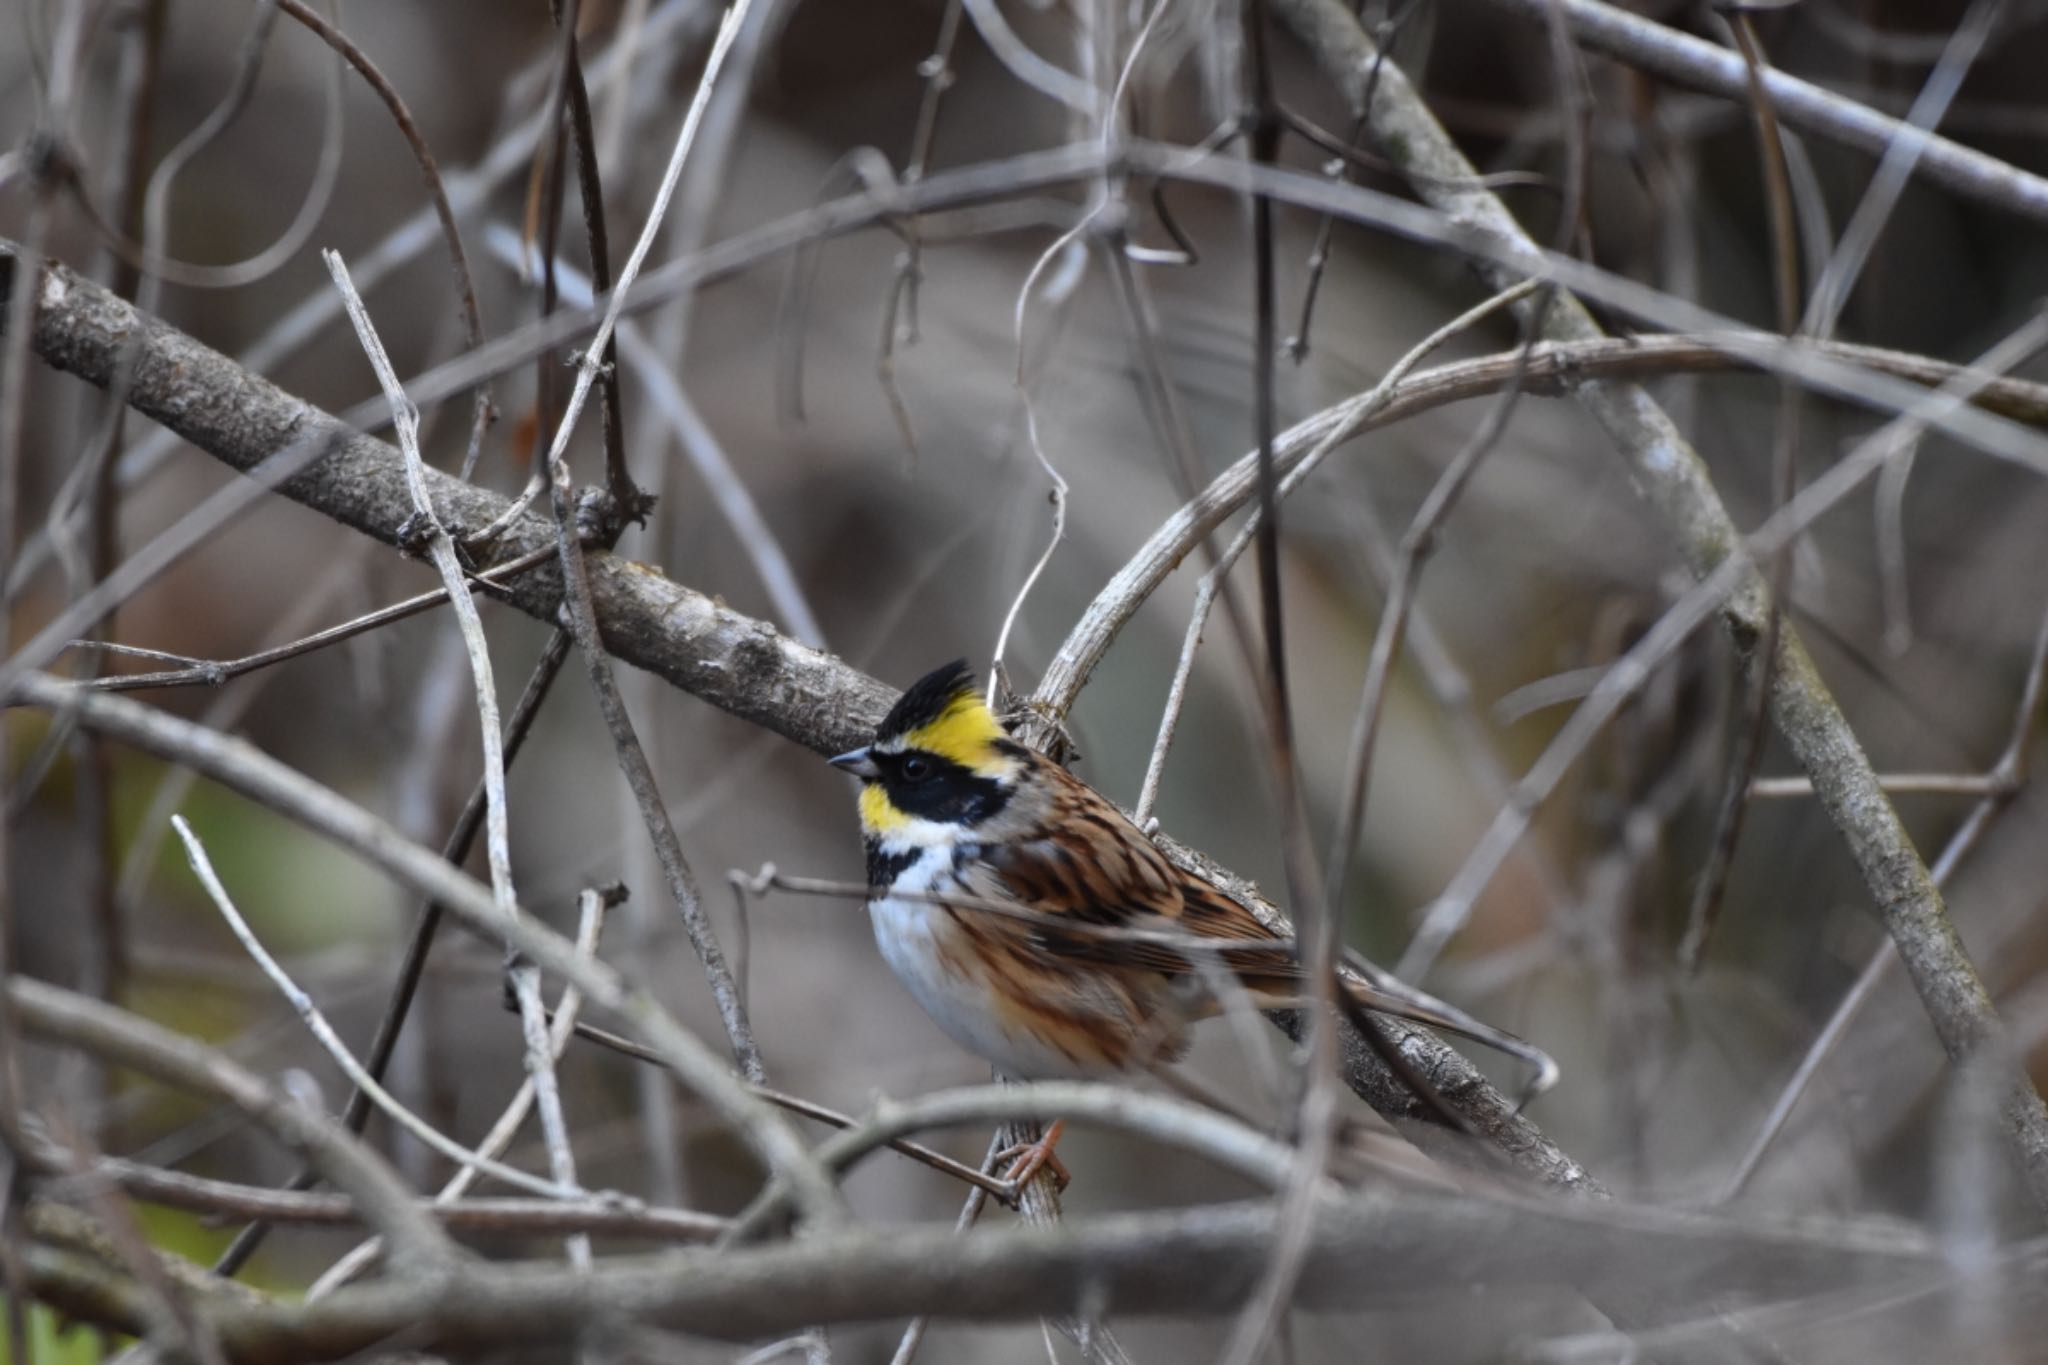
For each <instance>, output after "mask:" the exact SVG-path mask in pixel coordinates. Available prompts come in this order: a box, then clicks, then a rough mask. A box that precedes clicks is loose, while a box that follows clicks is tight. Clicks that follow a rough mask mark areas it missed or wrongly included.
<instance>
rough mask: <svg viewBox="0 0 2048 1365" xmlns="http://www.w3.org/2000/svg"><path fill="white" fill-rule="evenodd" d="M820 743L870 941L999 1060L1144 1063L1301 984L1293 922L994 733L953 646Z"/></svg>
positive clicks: (1357, 1003) (1279, 1001)
mask: <svg viewBox="0 0 2048 1365" xmlns="http://www.w3.org/2000/svg"><path fill="white" fill-rule="evenodd" d="M831 762H832V764H833V766H834V767H837V768H841V769H844V770H845V771H847V772H849V773H852V774H853V775H854V776H856V777H858V778H860V780H861V791H860V821H861V832H862V834H863V836H864V838H865V842H866V848H867V873H868V896H869V899H868V911H869V914H870V915H871V916H872V918H873V920H874V927H875V942H876V944H877V945H878V946H879V947H880V948H881V951H882V956H883V958H884V959H886V960H887V962H888V963H889V966H890V967H891V968H892V969H893V970H894V971H895V973H896V976H897V979H898V980H900V981H901V982H902V983H903V985H904V987H905V989H907V990H908V991H909V992H910V994H911V995H912V996H913V997H915V998H916V1000H917V1002H918V1004H920V1005H922V1006H923V1007H924V1010H925V1012H926V1013H927V1014H929V1015H930V1016H931V1017H932V1020H933V1021H934V1022H935V1023H937V1024H938V1026H939V1027H940V1028H941V1029H943V1030H944V1031H945V1032H946V1034H947V1035H948V1036H949V1037H951V1038H952V1039H953V1041H954V1042H956V1043H958V1044H960V1046H962V1047H964V1048H966V1049H967V1050H968V1051H970V1052H973V1053H975V1054H977V1055H979V1056H981V1057H983V1058H985V1059H986V1060H988V1061H989V1062H992V1063H993V1064H994V1065H995V1066H996V1067H997V1069H999V1070H1000V1071H1002V1072H1004V1073H1006V1074H1007V1075H1010V1076H1012V1077H1016V1078H1018V1079H1051V1078H1074V1077H1082V1078H1086V1077H1102V1076H1113V1075H1122V1074H1130V1073H1138V1072H1149V1071H1157V1070H1159V1069H1160V1068H1163V1067H1165V1066H1168V1065H1170V1064H1172V1063H1174V1062H1176V1061H1178V1060H1180V1058H1181V1057H1182V1056H1183V1055H1184V1054H1185V1053H1186V1052H1187V1049H1188V1044H1189V1032H1190V1029H1191V1026H1192V1025H1194V1024H1195V1023H1196V1022H1198V1021H1200V1020H1202V1019H1205V1018H1209V1017H1211V1016H1213V1015H1216V1014H1219V1013H1221V1012H1222V1011H1223V1010H1224V1009H1225V1008H1227V1007H1229V1006H1230V1005H1231V1004H1233V1003H1234V1002H1237V1001H1242V1002H1243V1003H1247V1004H1249V1005H1251V1006H1253V1007H1255V1008H1258V1009H1288V1008H1295V1007H1299V1006H1300V1005H1302V1004H1303V1003H1304V1000H1305V999H1306V998H1307V997H1308V996H1309V995H1310V994H1311V992H1309V991H1307V990H1306V989H1305V986H1304V982H1303V980H1302V972H1301V967H1300V964H1299V962H1298V961H1297V959H1296V955H1295V950H1294V945H1293V943H1292V941H1291V940H1287V939H1282V938H1279V937H1277V936H1276V935H1275V934H1274V933H1273V932H1272V931H1271V930H1270V929H1268V928H1267V927H1266V926H1265V925H1264V924H1262V923H1261V922H1260V921H1259V920H1258V919H1257V918H1255V917H1254V916H1253V915H1252V913H1251V912H1250V911H1249V910H1247V909H1246V908H1245V907H1244V906H1242V905H1240V904H1239V903H1238V902H1237V901H1235V900H1233V899H1231V898H1230V897H1229V896H1227V895H1225V894H1224V893H1223V892H1222V891H1221V890H1220V889H1219V888H1217V887H1216V886H1215V885H1213V884H1212V883H1210V882H1208V881H1206V880H1204V879H1203V878H1201V877H1198V876H1195V875H1193V874H1191V873H1188V872H1184V871H1182V870H1180V869H1179V868H1177V867H1175V866H1174V865H1173V864H1172V863H1171V862H1169V861H1168V860H1167V859H1166V857H1165V855H1164V854H1162V853H1161V852H1160V851H1159V849H1158V848H1157V847H1155V846H1154V845H1153V843H1152V841H1151V840H1150V839H1148V838H1146V837H1145V835H1144V833H1143V832H1141V831H1140V830H1139V829H1138V827H1137V826H1136V825H1134V824H1132V823H1131V821H1130V820H1129V819H1128V818H1126V817H1125V815H1124V814H1123V812H1122V811H1120V810H1119V809H1117V807H1116V805H1115V804H1114V803H1113V802H1111V801H1110V800H1109V799H1108V798H1107V797H1105V796H1103V795H1102V794H1101V793H1100V792H1097V791H1096V790H1095V789H1094V788H1092V787H1090V786H1088V785H1087V784H1086V783H1084V782H1082V781H1081V780H1080V779H1079V778H1077V777H1075V776H1073V775H1072V774H1071V773H1069V772H1067V770H1066V769H1064V768H1062V767H1060V766H1059V765H1058V764H1057V763H1054V762H1053V761H1052V760H1051V759H1049V758H1046V757H1044V756H1043V755H1041V754H1039V753H1037V752H1035V751H1034V750H1032V749H1030V748H1027V747H1026V746H1024V745H1022V744H1019V743H1018V742H1017V741H1015V740H1014V739H1012V738H1010V736H1009V735H1008V734H1007V733H1006V732H1005V731H1004V729H1003V727H1002V725H1001V723H1000V722H999V721H998V720H997V719H996V716H995V714H994V712H992V711H991V710H990V709H989V707H988V705H987V703H986V702H984V701H983V699H982V697H981V695H980V692H979V690H978V689H977V688H976V686H975V680H974V675H973V673H972V672H971V671H970V670H969V668H968V666H967V664H966V662H965V661H964V660H962V661H958V662H955V663H950V664H947V665H946V666H944V667H943V668H939V669H936V670H934V671H933V672H931V673H929V674H927V675H925V676H924V677H923V678H920V679H919V680H918V681H917V682H915V683H913V684H912V685H911V687H910V690H909V691H907V692H905V693H904V694H903V696H902V697H901V698H900V699H899V700H898V701H897V702H896V705H895V706H894V707H893V708H892V709H891V710H890V712H889V714H888V715H887V717H885V718H884V719H883V721H882V723H881V726H880V727H879V728H878V729H877V730H876V731H875V737H874V740H873V742H872V743H870V744H868V745H866V746H864V747H862V748H859V749H855V750H853V751H852V752H850V753H844V754H841V755H839V756H838V757H837V758H834V759H832V760H831ZM1340 1003H1341V1004H1342V1005H1343V1006H1344V1007H1345V1010H1346V1013H1347V1014H1350V1015H1351V1016H1352V1017H1353V1018H1354V1021H1355V1022H1359V1023H1360V1026H1361V1027H1365V1028H1373V1029H1376V1026H1375V1025H1372V1024H1370V1022H1369V1021H1366V1020H1364V1019H1361V1018H1360V1015H1361V1014H1362V1013H1363V1012H1365V1011H1371V1012H1376V1013H1382V1014H1391V1015H1397V1016H1399V1017H1401V1018H1404V1019H1410V1020H1414V1021H1417V1022H1420V1023H1425V1024H1429V1025H1432V1026H1435V1027H1438V1028H1444V1029H1448V1030H1451V1031H1453V1032H1457V1033H1460V1034H1463V1035H1466V1036H1469V1037H1476V1038H1479V1039H1480V1040H1481V1041H1485V1042H1487V1043H1489V1044H1490V1045H1494V1046H1503V1045H1507V1046H1509V1048H1510V1050H1512V1051H1516V1052H1518V1053H1519V1054H1521V1055H1524V1056H1528V1057H1530V1058H1531V1059H1532V1060H1534V1059H1540V1062H1539V1063H1538V1070H1539V1073H1540V1074H1539V1077H1538V1084H1539V1085H1543V1084H1547V1083H1548V1078H1549V1077H1550V1076H1551V1075H1553V1074H1554V1068H1552V1067H1551V1066H1550V1063H1549V1059H1548V1058H1547V1057H1543V1056H1542V1054H1541V1053H1538V1052H1536V1051H1535V1050H1534V1049H1532V1048H1529V1047H1528V1046H1527V1045H1526V1044H1520V1043H1519V1040H1514V1039H1511V1038H1509V1037H1508V1035H1505V1034H1499V1033H1497V1032H1496V1031H1494V1030H1490V1029H1486V1028H1485V1027H1484V1026H1482V1025H1478V1024H1476V1023H1475V1022H1474V1021H1472V1020H1470V1019H1467V1018H1465V1017H1463V1016H1461V1015H1458V1014H1456V1013H1455V1012H1454V1011H1448V1009H1447V1007H1443V1008H1440V1007H1437V1006H1435V1005H1434V1003H1433V1002H1427V1001H1426V1000H1424V999H1422V998H1419V997H1416V998H1410V997H1406V996H1403V995H1396V994H1393V993H1390V992H1389V991H1387V990H1383V989H1381V988H1380V987H1378V986H1375V985H1372V984H1369V983H1367V982H1366V981H1364V980H1361V979H1359V978H1357V977H1356V976H1351V975H1346V976H1344V977H1342V978H1341V996H1340ZM1503 1040H1505V1042H1504V1041H1503ZM1397 1069H1398V1067H1397ZM1425 1099H1426V1101H1429V1100H1435V1096H1434V1095H1429V1096H1426V1097H1425ZM1439 1103H1440V1101H1439ZM1058 1128H1059V1125H1057V1124H1055V1125H1053V1129H1052V1131H1050V1132H1049V1133H1048V1135H1047V1139H1046V1142H1045V1144H1044V1152H1043V1153H1041V1154H1040V1157H1039V1160H1041V1161H1043V1160H1044V1159H1046V1157H1047V1156H1049V1154H1050V1144H1051V1142H1052V1141H1053V1140H1055V1139H1056V1138H1057V1136H1058ZM1013 1178H1018V1177H1017V1176H1016V1173H1015V1171H1013Z"/></svg>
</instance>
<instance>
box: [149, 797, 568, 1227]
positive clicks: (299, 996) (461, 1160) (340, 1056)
mask: <svg viewBox="0 0 2048 1365" xmlns="http://www.w3.org/2000/svg"><path fill="white" fill-rule="evenodd" d="M171 825H172V827H173V828H175V829H176V830H177V831H178V837H179V838H180V839H182V840H184V841H185V855H186V857H188V858H189V859H190V860H191V862H192V871H193V873H194V874H195V875H196V876H197V877H198V878H199V881H200V884H201V885H202V886H204V887H205V888H206V894H207V895H208V896H210V897H212V898H213V903H214V907H215V908H216V909H218V910H219V911H220V914H221V918H222V919H223V920H225V921H226V922H227V926H228V928H229V929H230V930H232V931H233V933H234V935H235V938H236V939H237V940H239V941H240V942H241V945H242V947H243V948H244V949H245V950H246V951H247V952H248V954H249V956H250V958H251V959H253V960H254V961H255V963H256V965H257V966H259V967H261V968H262V969H263V974H264V975H265V976H267V977H269V978H270V980H271V984H272V985H274V986H276V987H277V991H278V994H279V995H282V996H283V997H284V999H285V1003H286V1004H288V1005H290V1006H291V1007H292V1011H293V1013H295V1014H297V1015H298V1016H299V1019H300V1021H301V1022H303V1023H304V1024H305V1026H306V1031H307V1032H308V1033H310V1034H312V1035H313V1038H314V1040H315V1041H316V1042H318V1043H319V1044H320V1046H321V1047H322V1048H323V1049H324V1050H325V1051H326V1053H327V1055H328V1056H329V1057H332V1058H333V1059H334V1063H335V1065H336V1066H339V1067H340V1068H341V1070H342V1074H343V1075H345V1076H347V1077H348V1079H349V1081H350V1083H351V1084H353V1085H354V1086H355V1087H356V1088H357V1089H359V1090H362V1091H363V1092H364V1093H366V1094H368V1095H369V1096H370V1098H371V1100H372V1101H374V1102H375V1104H376V1105H377V1107H378V1108H379V1109H381V1110H383V1111H384V1113H385V1114H386V1115H388V1116H389V1117H390V1118H391V1119H392V1121H393V1122H395V1123H397V1124H398V1125H399V1126H400V1127H401V1128H404V1129H405V1130H406V1131H407V1132H408V1133H411V1134H412V1135H413V1136H414V1137H416V1138H418V1139H419V1140H420V1141H421V1142H424V1143H425V1144H427V1146H429V1147H431V1148H433V1149H434V1150H435V1151H436V1152H439V1153H440V1154H441V1155H442V1156H444V1157H446V1158H448V1160H450V1161H453V1162H455V1163H456V1164H457V1165H459V1166H464V1167H473V1168H475V1169H476V1170H478V1171H480V1172H482V1173H483V1174H485V1175H490V1176H494V1177H496V1178H497V1179H499V1180H502V1181H504V1182H505V1183H506V1184H508V1185H512V1186H516V1187H517V1188H519V1189H522V1190H526V1191H528V1192H529V1193H532V1194H541V1195H547V1196H549V1197H551V1198H557V1199H577V1198H581V1197H583V1193H584V1192H583V1191H582V1190H579V1189H576V1188H574V1187H572V1186H568V1185H564V1184H562V1183H561V1182H559V1181H553V1180H543V1179H541V1178H540V1177H538V1176H534V1175H529V1174H527V1173H526V1172H525V1171H522V1170H518V1169H517V1168H515V1167H511V1166H507V1165H505V1164H503V1163H502V1162H498V1161H494V1160H492V1159H491V1158H489V1157H487V1156H485V1155H483V1154H482V1153H481V1152H477V1151H473V1150H471V1149H469V1148H467V1147H464V1146H463V1145H462V1144H461V1143H459V1142H456V1141H455V1140H454V1139H452V1138H450V1137H449V1136H448V1135H447V1134H445V1133H443V1132H442V1131H441V1130H440V1129H438V1128H436V1127H434V1125H433V1124H431V1123H428V1122H427V1121H426V1120H425V1119H423V1118H421V1117H420V1116H419V1115H417V1114H415V1113H413V1112H412V1110H410V1109H408V1108H406V1107H405V1106H404V1105H403V1104H400V1103H399V1102H398V1098H397V1097H396V1096H395V1095H393V1094H392V1093H391V1092H390V1091H388V1090H386V1089H385V1088H384V1087H383V1086H382V1085H380V1084H378V1083H377V1081H376V1079H375V1078H373V1077H372V1076H371V1075H370V1073H369V1071H368V1070H366V1069H365V1068H364V1067H363V1064H362V1063H361V1062H359V1061H357V1060H356V1056H355V1054H354V1053H353V1052H350V1051H349V1049H348V1044H346V1043H344V1042H342V1041H341V1035H340V1034H338V1033H336V1032H335V1031H334V1026H333V1025H332V1024H329V1023H328V1022H327V1017H326V1016H325V1015H324V1014H322V1013H321V1012H320V1009H319V1007H318V1006H316V1005H315V1004H314V1003H313V998H312V997H311V996H309V995H307V994H306V993H305V991H303V990H301V989H300V988H299V985H298V983H297V982H295V981H293V980H292V979H291V976H290V975H289V974H288V973H286V971H285V970H284V968H282V967H281V966H279V965H278V963H277V959H276V958H274V957H272V956H271V955H270V953H269V951H268V950H267V949H265V948H264V946H263V943H262V940H260V939H258V938H257V937H256V934H255V931H254V930H252V929H250V928H249V924H248V921H247V920H244V919H243V918H242V916H241V913H240V912H239V911H238V910H236V909H235V905H234V902H233V901H232V900H230V899H229V898H228V893H227V888H226V887H224V886H222V885H221V883H220V878H219V877H218V876H217V875H215V873H214V870H213V864H212V862H210V861H209V860H208V859H207V856H206V850H205V848H204V847H202V846H201V844H200V842H199V839H198V836H196V835H194V834H193V833H192V827H191V826H190V825H188V824H186V823H185V817H184V816H182V815H174V816H172V817H171Z"/></svg>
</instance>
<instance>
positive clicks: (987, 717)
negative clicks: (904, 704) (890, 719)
mask: <svg viewBox="0 0 2048 1365" xmlns="http://www.w3.org/2000/svg"><path fill="white" fill-rule="evenodd" d="M1003 738H1005V736H1004V734H1003V727H1002V726H1001V725H999V724H998V723H997V722H996V717H995V713H994V712H993V711H990V710H989V709H988V705H987V703H985V702H983V701H982V699H981V695H980V694H979V693H977V692H972V691H967V692H961V693H960V694H959V695H957V696H955V697H954V698H953V700H952V701H950V702H948V703H946V709H945V710H944V711H941V712H940V713H939V717H938V719H937V720H929V721H926V722H925V723H924V724H923V725H920V726H918V727H917V728H916V729H915V730H912V731H911V732H910V733H909V734H907V735H905V736H904V737H903V744H904V747H905V748H910V749H923V750H924V751H925V752H927V753H934V754H937V755H939V756H940V757H941V758H950V759H952V760H953V761H954V762H955V763H958V764H959V765H960V766H961V767H963V768H966V769H968V770H969V771H970V772H975V773H979V774H981V775H982V776H984V777H992V776H995V775H997V774H1000V773H1003V772H1007V771H1008V770H1009V768H1010V766H1011V763H1012V761H1013V760H1011V759H1009V758H1008V757H1006V756H1005V755H1003V754H1002V753H1000V752H998V751H997V749H996V747H995V743H996V741H997V740H999V739H1003Z"/></svg>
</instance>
